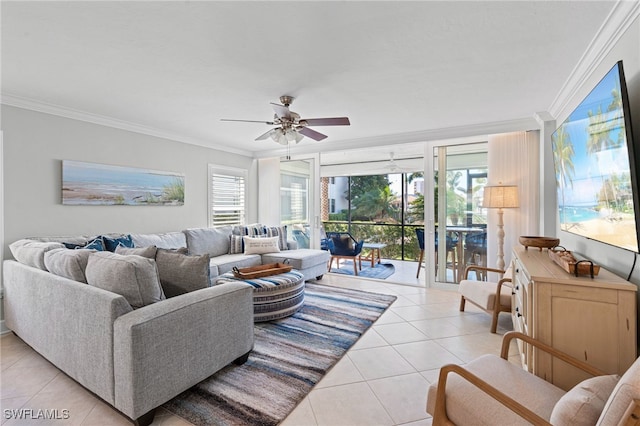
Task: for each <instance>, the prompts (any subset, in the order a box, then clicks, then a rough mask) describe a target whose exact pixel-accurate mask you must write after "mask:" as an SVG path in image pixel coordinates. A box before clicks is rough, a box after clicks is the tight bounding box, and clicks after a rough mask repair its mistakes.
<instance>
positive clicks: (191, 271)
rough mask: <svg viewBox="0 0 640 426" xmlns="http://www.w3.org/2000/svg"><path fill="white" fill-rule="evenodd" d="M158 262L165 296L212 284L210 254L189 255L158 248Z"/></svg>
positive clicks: (176, 294)
mask: <svg viewBox="0 0 640 426" xmlns="http://www.w3.org/2000/svg"><path fill="white" fill-rule="evenodd" d="M156 264H157V265H158V272H159V274H160V284H162V290H163V291H164V294H165V296H167V297H173V296H178V295H180V294H184V293H189V292H191V291H194V290H199V289H201V288H207V287H209V285H210V276H209V255H208V254H203V255H201V256H187V255H185V254H182V253H175V252H173V253H172V252H170V251H167V250H158V253H157V255H156Z"/></svg>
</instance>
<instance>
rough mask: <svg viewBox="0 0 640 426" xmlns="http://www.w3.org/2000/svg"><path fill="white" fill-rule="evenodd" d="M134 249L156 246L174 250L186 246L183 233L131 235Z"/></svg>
mask: <svg viewBox="0 0 640 426" xmlns="http://www.w3.org/2000/svg"><path fill="white" fill-rule="evenodd" d="M131 241H133V246H134V247H148V246H156V247H158V248H164V249H175V248H180V247H186V246H187V239H186V237H185V235H184V233H182V232H180V231H177V232H167V233H161V234H131Z"/></svg>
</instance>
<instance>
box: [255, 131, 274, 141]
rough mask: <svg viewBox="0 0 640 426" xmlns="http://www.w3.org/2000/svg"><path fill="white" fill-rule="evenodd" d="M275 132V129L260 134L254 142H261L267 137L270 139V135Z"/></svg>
mask: <svg viewBox="0 0 640 426" xmlns="http://www.w3.org/2000/svg"><path fill="white" fill-rule="evenodd" d="M275 130H276V129H271V130H269V131H268V132H266V133H263V134H261V135H260V136H258V137H257V138H256V140H257V141H262V140H265V139H268V138H269V137H271V134H272V133H273V132H274V131H275Z"/></svg>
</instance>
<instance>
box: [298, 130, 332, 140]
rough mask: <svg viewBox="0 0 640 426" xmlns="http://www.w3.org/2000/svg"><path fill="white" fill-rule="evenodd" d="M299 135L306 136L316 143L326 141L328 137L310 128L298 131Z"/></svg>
mask: <svg viewBox="0 0 640 426" xmlns="http://www.w3.org/2000/svg"><path fill="white" fill-rule="evenodd" d="M298 133H300V134H302V135H305V136H306V137H308V138H311V139H313V140H315V141H321V140H322V139H325V138H326V137H327V135H323V134H322V133H320V132H316V131H315V130H313V129H310V128H308V127H303V128H301V129H298Z"/></svg>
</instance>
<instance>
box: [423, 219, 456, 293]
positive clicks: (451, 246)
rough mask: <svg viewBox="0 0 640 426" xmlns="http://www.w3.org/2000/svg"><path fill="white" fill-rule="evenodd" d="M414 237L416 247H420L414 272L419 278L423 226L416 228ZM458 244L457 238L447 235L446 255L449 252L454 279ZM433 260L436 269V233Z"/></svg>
mask: <svg viewBox="0 0 640 426" xmlns="http://www.w3.org/2000/svg"><path fill="white" fill-rule="evenodd" d="M416 237H417V239H418V247H420V256H419V257H418V272H417V273H416V278H420V269H422V261H423V260H424V228H416ZM457 246H458V240H456V239H454V238H452V237H450V236H448V235H447V256H448V255H449V254H451V263H450V264H451V266H452V268H453V273H454V280H456V281H457V279H456V276H455V275H456V271H457V268H458V265H457V256H456V248H457ZM435 253H436V254H435V262H436V271H437V270H438V269H437V268H438V234H437V233H436V244H435Z"/></svg>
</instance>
